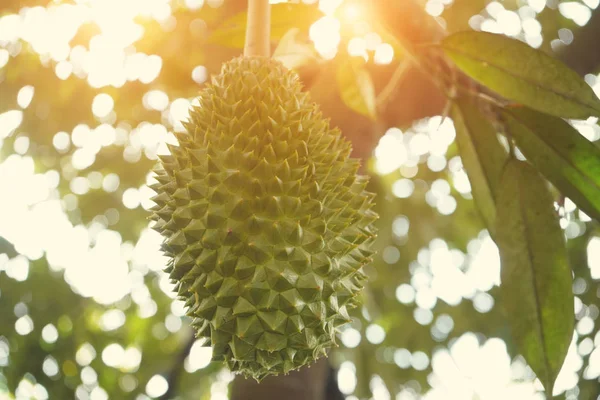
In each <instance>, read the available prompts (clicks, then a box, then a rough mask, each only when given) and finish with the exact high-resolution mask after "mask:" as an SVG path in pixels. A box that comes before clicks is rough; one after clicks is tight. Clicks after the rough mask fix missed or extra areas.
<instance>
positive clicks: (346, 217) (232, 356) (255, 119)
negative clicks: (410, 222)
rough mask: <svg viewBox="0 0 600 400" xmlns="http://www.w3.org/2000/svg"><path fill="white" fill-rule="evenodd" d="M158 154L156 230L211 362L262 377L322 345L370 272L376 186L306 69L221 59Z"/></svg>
mask: <svg viewBox="0 0 600 400" xmlns="http://www.w3.org/2000/svg"><path fill="white" fill-rule="evenodd" d="M199 102H200V105H199V106H196V107H193V108H192V110H191V118H190V121H189V122H186V123H184V126H185V128H186V130H187V132H185V133H182V134H178V135H177V139H178V141H179V146H170V151H171V155H169V156H162V157H161V164H162V165H161V166H159V167H157V169H156V172H157V176H156V179H157V181H158V183H157V184H155V185H154V186H153V189H154V190H155V191H156V192H157V193H158V194H157V195H156V196H155V197H154V201H155V202H156V204H157V206H156V207H155V208H154V213H153V219H154V220H155V221H156V223H155V225H154V229H156V230H157V231H158V232H160V233H161V234H162V235H163V237H164V238H165V241H164V244H163V250H164V252H165V254H166V255H167V256H169V257H170V261H169V264H168V267H167V268H166V271H167V272H168V273H169V274H170V278H171V279H172V281H173V282H175V283H176V290H177V292H178V295H179V297H180V298H181V299H183V300H185V304H186V306H187V315H189V316H190V317H192V319H193V323H192V324H193V326H194V327H195V329H196V332H197V337H202V338H206V339H208V342H209V343H210V344H211V346H212V348H213V360H224V361H226V362H227V364H228V365H229V367H230V369H231V370H232V371H237V372H241V373H243V374H244V375H246V376H252V377H254V378H255V379H257V380H261V379H262V378H264V377H266V376H267V375H270V374H274V375H276V374H280V373H287V372H288V371H290V370H294V369H297V368H299V367H301V366H303V365H306V364H309V363H311V362H312V361H314V360H315V359H317V358H319V357H320V356H322V355H325V354H326V350H327V349H328V348H329V347H331V346H332V345H334V344H335V340H336V337H335V334H336V328H337V327H339V326H340V325H341V324H344V323H347V322H349V321H350V318H349V316H348V309H349V308H350V307H354V306H355V305H356V301H357V300H356V297H357V295H358V293H359V291H360V290H361V288H362V286H363V283H364V281H365V279H366V277H365V274H364V273H363V272H362V271H361V267H363V266H364V265H365V264H367V263H368V262H369V261H370V257H371V255H372V251H371V250H370V249H369V247H370V244H371V243H372V241H373V240H374V237H375V228H374V227H373V222H374V221H375V220H376V219H377V215H376V213H375V212H374V211H372V210H371V206H372V202H373V197H374V195H373V194H371V193H368V192H366V191H365V187H366V185H367V180H368V179H367V177H365V176H360V175H357V172H358V169H359V161H358V160H356V159H353V158H350V157H349V155H350V151H351V146H350V143H349V142H348V141H347V140H346V139H345V138H343V137H342V136H341V134H340V131H339V130H337V129H332V128H331V127H330V126H329V122H328V120H326V119H324V118H323V116H322V115H321V113H320V112H319V110H318V107H317V106H316V105H315V104H314V103H312V102H311V101H310V99H309V96H308V94H306V93H304V92H302V91H301V86H300V83H299V79H298V76H297V75H296V74H295V73H294V72H292V71H290V70H288V69H286V68H285V67H284V66H283V65H282V64H281V63H279V62H277V61H275V60H272V59H269V58H266V57H240V58H236V59H233V60H231V61H229V62H227V63H225V64H224V66H223V68H222V71H221V73H220V74H219V75H218V76H216V77H215V78H213V81H212V84H210V85H208V86H207V87H205V88H204V89H203V90H202V91H201V93H200V97H199Z"/></svg>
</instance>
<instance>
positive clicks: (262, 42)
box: [244, 0, 271, 57]
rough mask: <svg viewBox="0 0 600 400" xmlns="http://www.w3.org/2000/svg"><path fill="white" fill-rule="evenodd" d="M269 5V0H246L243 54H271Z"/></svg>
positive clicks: (250, 55)
mask: <svg viewBox="0 0 600 400" xmlns="http://www.w3.org/2000/svg"><path fill="white" fill-rule="evenodd" d="M270 38H271V6H270V5H269V0H249V1H248V21H247V25H246V43H245V46H244V56H246V57H252V56H263V57H269V56H270V55H271V41H270Z"/></svg>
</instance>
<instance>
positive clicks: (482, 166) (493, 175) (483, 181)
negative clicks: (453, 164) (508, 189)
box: [452, 98, 506, 236]
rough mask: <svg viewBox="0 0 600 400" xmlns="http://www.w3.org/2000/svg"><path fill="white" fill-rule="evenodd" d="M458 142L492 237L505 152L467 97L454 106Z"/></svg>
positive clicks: (483, 117)
mask: <svg viewBox="0 0 600 400" xmlns="http://www.w3.org/2000/svg"><path fill="white" fill-rule="evenodd" d="M452 119H453V120H454V125H455V127H456V142H457V144H458V148H459V151H460V156H461V159H462V162H463V166H464V168H465V171H466V172H467V175H468V177H469V181H470V182H471V191H472V193H473V198H474V200H475V204H476V205H477V208H478V209H479V212H480V214H481V217H482V218H483V221H484V222H485V224H486V226H487V228H488V231H489V232H490V234H491V235H492V236H494V232H495V224H496V200H495V197H496V190H497V186H498V181H499V180H500V175H501V174H502V168H503V167H504V163H505V162H506V151H505V150H504V148H503V147H502V145H501V144H500V142H499V141H498V137H497V135H496V130H495V129H494V127H493V126H492V124H491V123H490V121H488V119H486V117H485V116H484V115H482V114H481V112H480V111H479V109H478V108H477V106H476V105H475V104H474V103H473V102H472V101H469V100H468V99H466V98H458V99H457V100H456V101H455V103H454V104H453V107H452Z"/></svg>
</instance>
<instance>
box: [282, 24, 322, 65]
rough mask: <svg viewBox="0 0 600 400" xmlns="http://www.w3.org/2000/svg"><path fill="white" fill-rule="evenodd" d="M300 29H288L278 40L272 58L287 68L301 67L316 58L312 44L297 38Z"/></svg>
mask: <svg viewBox="0 0 600 400" xmlns="http://www.w3.org/2000/svg"><path fill="white" fill-rule="evenodd" d="M299 33H300V29H298V28H292V29H290V30H289V31H288V32H287V33H286V34H285V35H283V37H282V38H281V40H280V41H279V44H278V45H277V48H276V49H275V51H274V52H273V58H274V59H276V60H279V61H280V62H281V63H282V64H283V65H285V66H286V67H288V68H289V69H294V68H298V67H301V66H303V65H305V64H307V63H309V62H310V61H315V60H318V57H317V52H316V51H315V48H314V46H312V45H310V44H308V43H303V42H302V41H300V40H298V35H299Z"/></svg>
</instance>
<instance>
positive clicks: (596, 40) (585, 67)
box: [560, 7, 600, 76]
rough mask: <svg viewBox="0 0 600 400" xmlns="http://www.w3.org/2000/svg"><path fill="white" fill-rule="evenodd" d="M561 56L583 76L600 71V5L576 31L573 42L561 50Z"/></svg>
mask: <svg viewBox="0 0 600 400" xmlns="http://www.w3.org/2000/svg"><path fill="white" fill-rule="evenodd" d="M560 58H561V59H562V60H563V61H564V62H565V63H566V64H567V65H568V66H569V67H571V68H573V69H574V70H575V71H577V73H579V74H580V75H582V76H583V75H585V74H593V73H598V72H600V7H598V8H596V10H594V11H593V14H592V18H591V19H590V21H589V22H588V23H587V25H586V26H584V27H583V28H581V29H579V30H578V31H577V32H575V39H574V40H573V43H571V44H570V45H568V46H566V47H565V48H564V49H563V50H562V51H561V53H560Z"/></svg>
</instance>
